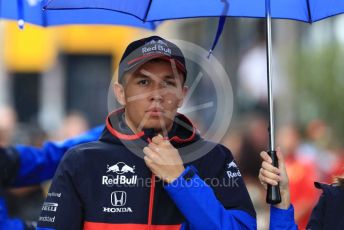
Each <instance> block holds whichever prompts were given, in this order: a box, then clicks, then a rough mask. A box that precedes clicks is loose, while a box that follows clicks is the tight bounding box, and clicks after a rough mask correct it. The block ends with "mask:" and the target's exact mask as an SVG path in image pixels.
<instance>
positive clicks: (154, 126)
mask: <svg viewBox="0 0 344 230" xmlns="http://www.w3.org/2000/svg"><path fill="white" fill-rule="evenodd" d="M170 127H171V124H166V125H165V126H163V125H161V123H160V121H157V122H152V121H150V122H146V124H145V125H144V126H143V129H154V130H155V131H156V132H160V131H163V130H169V129H170Z"/></svg>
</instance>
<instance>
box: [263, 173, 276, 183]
mask: <svg viewBox="0 0 344 230" xmlns="http://www.w3.org/2000/svg"><path fill="white" fill-rule="evenodd" d="M259 180H260V182H261V183H262V184H263V185H264V183H265V184H270V185H278V182H277V181H275V180H272V179H270V178H267V177H265V176H263V175H262V174H261V175H259Z"/></svg>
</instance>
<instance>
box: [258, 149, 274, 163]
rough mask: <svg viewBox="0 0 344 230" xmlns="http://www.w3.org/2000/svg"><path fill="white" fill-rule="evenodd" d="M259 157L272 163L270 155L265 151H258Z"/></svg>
mask: <svg viewBox="0 0 344 230" xmlns="http://www.w3.org/2000/svg"><path fill="white" fill-rule="evenodd" d="M260 157H261V158H262V159H263V160H264V161H267V162H269V163H270V164H272V159H271V157H270V156H269V154H268V153H267V152H265V151H264V152H261V153H260Z"/></svg>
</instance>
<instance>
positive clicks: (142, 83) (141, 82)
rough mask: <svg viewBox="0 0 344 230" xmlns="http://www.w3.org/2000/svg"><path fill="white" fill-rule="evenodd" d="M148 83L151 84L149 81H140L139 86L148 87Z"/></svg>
mask: <svg viewBox="0 0 344 230" xmlns="http://www.w3.org/2000/svg"><path fill="white" fill-rule="evenodd" d="M148 83H149V81H148V80H146V79H145V80H140V81H138V83H137V84H139V85H148Z"/></svg>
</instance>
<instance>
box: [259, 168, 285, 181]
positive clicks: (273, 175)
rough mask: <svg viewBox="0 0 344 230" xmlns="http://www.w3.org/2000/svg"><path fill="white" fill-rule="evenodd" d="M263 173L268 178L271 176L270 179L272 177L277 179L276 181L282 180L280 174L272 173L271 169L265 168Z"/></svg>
mask: <svg viewBox="0 0 344 230" xmlns="http://www.w3.org/2000/svg"><path fill="white" fill-rule="evenodd" d="M260 172H261V174H262V175H263V176H264V177H266V178H269V179H271V180H275V181H280V179H281V178H280V177H279V176H278V175H276V174H274V173H272V172H269V171H267V170H265V169H263V168H262V169H261V171H260Z"/></svg>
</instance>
